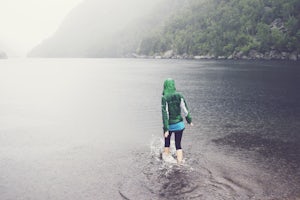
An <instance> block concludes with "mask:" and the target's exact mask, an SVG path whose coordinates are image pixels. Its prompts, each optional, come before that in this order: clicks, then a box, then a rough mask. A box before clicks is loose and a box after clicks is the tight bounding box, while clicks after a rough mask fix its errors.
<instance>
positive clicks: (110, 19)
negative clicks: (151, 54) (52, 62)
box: [28, 0, 184, 57]
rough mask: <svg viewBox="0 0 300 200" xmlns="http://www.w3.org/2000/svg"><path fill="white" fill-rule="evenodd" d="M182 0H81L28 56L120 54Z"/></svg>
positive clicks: (159, 22)
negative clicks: (52, 32)
mask: <svg viewBox="0 0 300 200" xmlns="http://www.w3.org/2000/svg"><path fill="white" fill-rule="evenodd" d="M183 1H184V0H152V1H145V0H126V1H117V0H111V1H109V2H108V1H105V0H102V1H101V0H85V1H83V2H82V3H81V4H79V5H78V6H77V7H76V8H74V9H73V10H72V11H71V12H70V13H69V14H68V15H67V16H66V18H65V19H64V21H63V22H62V23H61V25H60V27H59V28H58V30H57V31H56V33H55V34H54V35H53V36H52V37H50V38H48V39H46V40H44V41H43V42H41V44H39V45H38V46H37V47H35V48H34V49H33V50H32V51H31V52H30V53H29V54H28V55H29V56H32V57H120V56H124V54H127V53H128V52H131V51H134V52H135V50H136V48H137V47H138V43H139V42H140V40H141V38H142V37H144V36H145V35H148V34H149V33H150V32H151V33H152V32H153V31H155V29H156V28H155V27H159V26H160V25H162V22H163V21H164V20H166V19H167V16H168V15H169V13H171V12H173V10H174V9H175V8H178V7H179V6H180V5H181V4H180V2H183Z"/></svg>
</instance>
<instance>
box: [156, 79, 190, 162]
mask: <svg viewBox="0 0 300 200" xmlns="http://www.w3.org/2000/svg"><path fill="white" fill-rule="evenodd" d="M162 95H163V96H162V99H161V110H162V120H163V130H164V137H165V148H164V152H163V158H170V156H171V155H170V139H171V136H172V133H174V135H175V147H176V155H177V163H178V164H180V163H181V162H182V160H183V152H182V148H181V138H182V134H183V131H184V129H185V125H184V122H183V118H182V116H181V113H183V114H184V117H185V119H186V121H187V122H188V123H189V124H190V125H191V126H193V123H192V117H191V116H190V112H189V110H188V107H187V104H186V101H185V99H184V97H183V96H182V94H180V93H178V92H177V91H176V88H175V81H174V80H173V79H171V78H168V79H166V80H165V82H164V89H163V93H162Z"/></svg>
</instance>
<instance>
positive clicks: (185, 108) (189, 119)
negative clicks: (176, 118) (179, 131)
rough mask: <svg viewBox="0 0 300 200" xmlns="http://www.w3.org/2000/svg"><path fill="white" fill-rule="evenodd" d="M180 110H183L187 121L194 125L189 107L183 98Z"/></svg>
mask: <svg viewBox="0 0 300 200" xmlns="http://www.w3.org/2000/svg"><path fill="white" fill-rule="evenodd" d="M180 108H181V110H182V112H183V113H184V116H185V119H186V121H187V123H189V124H191V125H192V117H191V115H190V112H189V109H188V107H187V104H186V101H185V99H184V98H183V97H182V98H181V102H180Z"/></svg>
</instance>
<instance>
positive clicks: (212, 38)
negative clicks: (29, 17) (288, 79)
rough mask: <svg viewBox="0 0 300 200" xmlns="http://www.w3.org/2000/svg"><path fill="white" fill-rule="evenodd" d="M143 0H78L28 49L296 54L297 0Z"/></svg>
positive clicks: (42, 53) (299, 38) (95, 53)
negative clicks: (105, 0) (111, 2)
mask: <svg viewBox="0 0 300 200" xmlns="http://www.w3.org/2000/svg"><path fill="white" fill-rule="evenodd" d="M115 2H118V1H117V0H115ZM145 2H146V1H145ZM145 2H142V1H141V0H140V1H135V0H130V1H129V0H127V1H122V2H121V3H118V7H114V6H109V7H103V5H102V3H101V1H97V0H85V1H83V3H82V4H81V5H79V7H77V8H76V9H74V10H73V11H72V12H71V13H70V14H69V15H68V16H67V18H66V19H65V21H64V22H63V23H62V25H61V27H60V28H59V30H58V31H57V32H56V34H55V35H54V36H53V37H51V38H49V39H47V40H45V41H44V42H42V43H41V44H40V45H39V46H37V47H36V48H35V49H33V50H32V52H31V53H30V54H29V55H30V56H39V57H128V56H135V57H149V56H150V57H157V58H158V57H163V58H229V59H232V58H237V59H240V58H242V59H290V60H297V59H300V0H159V1H158V0H156V1H153V2H152V3H151V4H149V5H148V6H145V5H146V4H145ZM129 3H130V4H129ZM150 5H151V6H150ZM134 6H136V7H134ZM146 8H149V9H146ZM134 10H138V11H139V12H135V11H134Z"/></svg>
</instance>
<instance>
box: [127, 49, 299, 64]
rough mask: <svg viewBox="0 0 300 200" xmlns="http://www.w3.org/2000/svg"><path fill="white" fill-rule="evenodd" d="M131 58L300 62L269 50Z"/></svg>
mask: <svg viewBox="0 0 300 200" xmlns="http://www.w3.org/2000/svg"><path fill="white" fill-rule="evenodd" d="M131 57H133V58H150V59H195V60H290V61H300V53H297V52H279V51H276V50H271V51H268V52H265V53H261V52H258V51H256V50H250V51H249V53H247V54H246V53H243V52H241V51H240V52H234V53H233V54H232V55H230V56H215V55H211V54H206V55H188V54H183V55H178V54H176V53H174V52H173V50H169V51H166V52H164V53H155V54H154V55H152V56H148V55H139V54H136V53H133V54H132V55H131Z"/></svg>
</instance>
